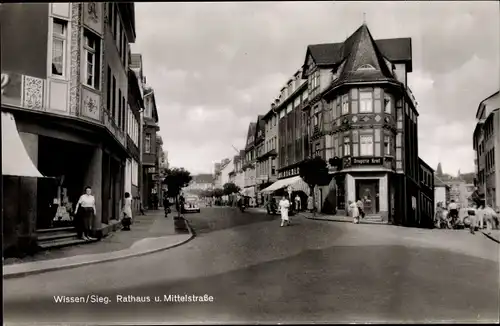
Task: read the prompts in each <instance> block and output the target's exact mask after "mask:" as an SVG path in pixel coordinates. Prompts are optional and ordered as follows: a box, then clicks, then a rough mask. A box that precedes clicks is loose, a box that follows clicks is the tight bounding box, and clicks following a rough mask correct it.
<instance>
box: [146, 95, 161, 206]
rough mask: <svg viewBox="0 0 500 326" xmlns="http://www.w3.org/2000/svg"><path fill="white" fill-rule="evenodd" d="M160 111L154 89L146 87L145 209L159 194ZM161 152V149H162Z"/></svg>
mask: <svg viewBox="0 0 500 326" xmlns="http://www.w3.org/2000/svg"><path fill="white" fill-rule="evenodd" d="M158 120H159V119H158V110H157V107H156V99H155V92H154V90H153V88H152V87H150V86H147V85H146V86H145V87H144V114H143V126H142V129H143V134H142V138H143V144H142V148H143V152H142V186H143V190H142V203H143V205H144V208H146V209H148V208H150V207H152V200H153V197H154V196H159V194H158V177H157V176H158V172H159V171H158V146H157V141H156V139H157V133H158V132H159V131H160V127H159V126H158ZM160 150H161V149H160Z"/></svg>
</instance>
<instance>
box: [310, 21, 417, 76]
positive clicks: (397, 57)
mask: <svg viewBox="0 0 500 326" xmlns="http://www.w3.org/2000/svg"><path fill="white" fill-rule="evenodd" d="M363 26H365V27H366V25H362V26H361V27H360V28H358V30H356V31H355V32H354V33H353V34H352V35H351V36H350V37H349V38H348V39H347V40H345V42H340V43H323V44H312V45H309V46H308V47H307V51H306V57H305V59H304V66H306V65H307V59H308V57H309V55H311V56H312V58H313V61H314V63H315V64H316V65H317V66H335V65H338V64H340V63H341V62H342V61H344V60H345V59H346V57H347V55H348V54H349V49H351V48H352V46H353V43H354V42H355V36H356V34H357V33H359V32H360V30H361V29H362V28H363ZM374 42H375V44H376V47H377V48H378V50H379V51H380V53H381V55H382V57H385V58H387V59H388V60H389V61H391V62H392V63H399V62H403V63H405V64H406V65H407V71H408V72H411V71H412V48H411V38H409V37H407V38H393V39H381V40H376V41H374Z"/></svg>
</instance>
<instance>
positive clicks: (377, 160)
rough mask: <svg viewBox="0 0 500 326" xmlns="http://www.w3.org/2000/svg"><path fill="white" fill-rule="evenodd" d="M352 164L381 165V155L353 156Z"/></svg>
mask: <svg viewBox="0 0 500 326" xmlns="http://www.w3.org/2000/svg"><path fill="white" fill-rule="evenodd" d="M351 162H352V165H382V162H383V160H382V158H381V157H366V158H365V157H362V158H361V157H353V158H352V161H351Z"/></svg>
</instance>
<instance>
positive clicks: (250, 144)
mask: <svg viewBox="0 0 500 326" xmlns="http://www.w3.org/2000/svg"><path fill="white" fill-rule="evenodd" d="M256 130H257V123H256V122H250V125H249V126H248V131H247V141H246V147H245V159H244V163H243V167H242V169H243V173H244V178H245V182H244V185H245V187H244V189H243V191H242V194H243V195H244V196H245V198H246V201H247V205H249V206H255V205H256V191H255V190H256V189H255V186H256V169H255V163H256V155H255V134H256V132H257V131H256Z"/></svg>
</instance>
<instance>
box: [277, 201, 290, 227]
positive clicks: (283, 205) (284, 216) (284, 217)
mask: <svg viewBox="0 0 500 326" xmlns="http://www.w3.org/2000/svg"><path fill="white" fill-rule="evenodd" d="M279 205H280V210H281V226H285V224H286V225H290V219H289V217H288V209H289V208H290V202H289V201H288V199H287V198H286V197H285V196H283V198H281V200H280V203H279Z"/></svg>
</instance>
